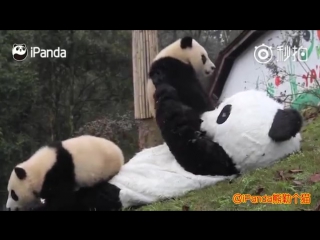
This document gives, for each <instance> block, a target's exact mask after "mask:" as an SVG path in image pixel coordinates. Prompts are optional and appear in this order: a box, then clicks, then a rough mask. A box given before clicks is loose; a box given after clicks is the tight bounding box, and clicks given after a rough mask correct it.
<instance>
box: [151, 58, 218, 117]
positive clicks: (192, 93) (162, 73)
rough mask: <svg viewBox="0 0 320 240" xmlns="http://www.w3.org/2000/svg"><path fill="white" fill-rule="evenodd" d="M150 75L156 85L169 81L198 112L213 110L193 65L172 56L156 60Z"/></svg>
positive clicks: (183, 99) (181, 97)
mask: <svg viewBox="0 0 320 240" xmlns="http://www.w3.org/2000/svg"><path fill="white" fill-rule="evenodd" d="M149 77H150V79H151V80H152V82H153V84H154V85H155V87H157V86H158V85H159V84H163V83H167V84H169V85H171V86H173V87H174V88H175V89H176V91H177V92H178V97H179V99H180V100H181V102H183V103H184V104H186V105H187V106H189V107H191V108H193V109H194V110H195V111H196V112H198V113H199V114H200V113H203V112H205V111H210V110H213V109H214V107H213V103H212V102H211V99H210V98H209V95H208V94H207V93H206V92H205V91H204V89H203V87H202V86H201V83H200V81H199V80H198V78H197V76H196V73H195V71H194V69H193V67H192V66H191V65H189V64H185V63H183V62H181V61H179V60H178V59H175V58H172V57H164V58H161V59H159V60H157V61H155V62H154V63H153V64H152V65H151V67H150V71H149Z"/></svg>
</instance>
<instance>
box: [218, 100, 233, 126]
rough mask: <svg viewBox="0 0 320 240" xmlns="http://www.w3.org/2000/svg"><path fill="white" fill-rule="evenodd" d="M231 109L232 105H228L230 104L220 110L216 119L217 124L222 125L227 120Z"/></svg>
mask: <svg viewBox="0 0 320 240" xmlns="http://www.w3.org/2000/svg"><path fill="white" fill-rule="evenodd" d="M231 108H232V105H230V104H228V105H225V106H224V108H223V109H222V110H221V112H220V114H219V116H218V118H217V123H218V124H222V123H224V122H225V121H227V119H228V117H229V115H230V113H231Z"/></svg>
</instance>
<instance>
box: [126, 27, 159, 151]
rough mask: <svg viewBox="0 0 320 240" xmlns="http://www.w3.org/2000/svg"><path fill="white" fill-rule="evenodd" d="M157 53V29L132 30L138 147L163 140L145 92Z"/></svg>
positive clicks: (141, 147) (151, 144)
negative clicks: (150, 69) (138, 122)
mask: <svg viewBox="0 0 320 240" xmlns="http://www.w3.org/2000/svg"><path fill="white" fill-rule="evenodd" d="M157 53H158V32H157V30H133V31H132V67H133V90H134V117H135V119H136V120H138V121H140V124H139V145H140V149H143V148H145V147H152V146H156V145H158V144H160V143H162V142H163V140H162V138H161V134H160V132H159V129H158V127H157V125H156V124H155V121H154V119H153V118H152V114H151V112H150V108H149V103H148V98H147V92H146V89H147V81H148V72H149V68H150V65H151V63H152V60H153V59H154V58H155V57H156V55H157Z"/></svg>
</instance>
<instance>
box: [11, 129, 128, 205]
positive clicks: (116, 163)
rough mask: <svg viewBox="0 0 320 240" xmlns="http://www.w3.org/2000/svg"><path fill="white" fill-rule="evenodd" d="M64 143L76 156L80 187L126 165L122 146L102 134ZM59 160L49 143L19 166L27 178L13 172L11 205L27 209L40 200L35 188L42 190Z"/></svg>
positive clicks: (78, 184) (76, 171)
mask: <svg viewBox="0 0 320 240" xmlns="http://www.w3.org/2000/svg"><path fill="white" fill-rule="evenodd" d="M62 145H63V147H64V148H65V149H67V150H68V151H69V153H70V154H71V155H72V157H73V162H74V165H75V177H76V182H77V187H85V186H92V185H94V184H95V183H97V182H98V181H100V180H107V179H108V178H109V177H111V176H113V175H115V174H116V173H118V172H119V170H120V168H121V166H122V165H123V164H124V157H123V154H122V151H121V149H120V148H119V147H118V146H117V145H116V144H114V143H113V142H111V141H109V140H107V139H104V138H99V137H94V136H89V135H84V136H80V137H75V138H70V139H67V140H65V141H63V142H62ZM55 163H56V151H55V149H54V148H49V147H47V146H45V147H42V148H40V149H39V150H38V151H37V152H35V153H34V154H33V155H32V156H31V158H29V159H28V160H27V161H25V162H23V163H20V164H18V165H17V167H20V168H23V169H24V170H25V171H26V173H27V178H26V179H23V180H20V179H18V177H17V175H16V173H15V171H12V173H11V176H10V179H9V183H8V200H7V205H6V207H7V208H10V209H12V210H15V209H17V208H19V209H20V210H23V209H24V208H26V207H30V206H33V205H34V204H38V203H39V199H37V198H36V197H35V196H34V194H33V191H35V192H40V191H41V188H42V184H43V181H44V178H45V176H46V174H47V172H48V171H49V170H50V169H51V168H52V167H53V165H54V164H55ZM12 189H13V190H14V191H15V192H16V194H17V195H18V197H19V201H14V200H13V199H12V197H11V194H10V191H11V190H12Z"/></svg>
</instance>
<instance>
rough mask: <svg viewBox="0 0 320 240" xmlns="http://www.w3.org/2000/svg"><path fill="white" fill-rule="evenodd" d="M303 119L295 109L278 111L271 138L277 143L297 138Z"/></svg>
mask: <svg viewBox="0 0 320 240" xmlns="http://www.w3.org/2000/svg"><path fill="white" fill-rule="evenodd" d="M302 121H303V120H302V117H301V115H300V113H299V112H298V111H297V110H295V109H284V110H282V109H278V111H277V113H276V115H275V116H274V119H273V123H272V125H271V128H270V130H269V137H270V138H271V139H272V140H274V141H275V142H282V141H287V140H289V139H290V138H291V137H295V136H296V134H297V133H298V132H299V131H300V129H301V127H302Z"/></svg>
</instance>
